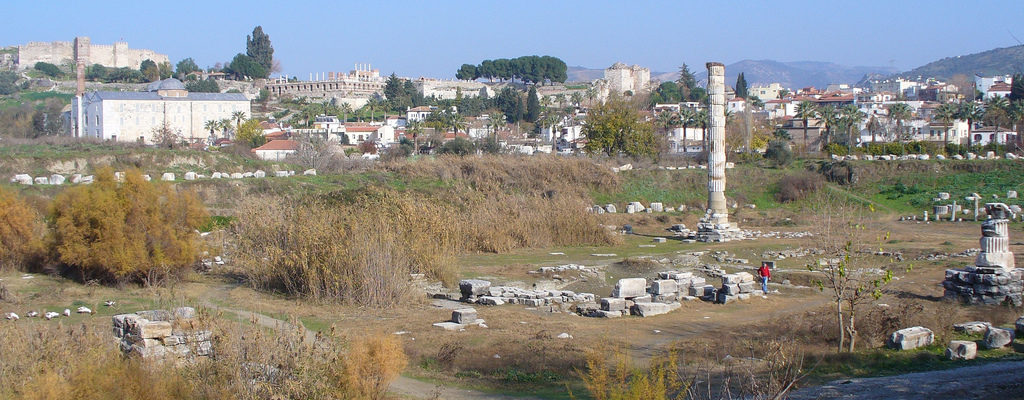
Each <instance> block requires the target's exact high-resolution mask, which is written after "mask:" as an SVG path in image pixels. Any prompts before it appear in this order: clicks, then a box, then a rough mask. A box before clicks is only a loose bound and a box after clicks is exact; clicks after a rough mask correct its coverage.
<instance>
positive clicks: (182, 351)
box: [112, 307, 213, 360]
mask: <svg viewBox="0 0 1024 400" xmlns="http://www.w3.org/2000/svg"><path fill="white" fill-rule="evenodd" d="M195 318H196V310H195V309H194V308H192V307H178V308H175V309H173V310H171V311H167V310H148V311H139V312H136V313H132V314H118V315H115V316H114V317H113V318H112V319H113V328H114V337H115V338H116V340H117V341H118V343H119V345H120V348H121V351H122V352H124V353H125V354H126V355H130V356H138V357H142V358H146V359H178V360H187V359H190V358H194V357H206V356H209V355H210V354H211V352H212V351H213V345H212V343H211V339H212V338H213V333H212V332H211V331H209V330H202V329H193V328H192V326H193V322H194V319H195Z"/></svg>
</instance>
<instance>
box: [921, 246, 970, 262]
mask: <svg viewBox="0 0 1024 400" xmlns="http://www.w3.org/2000/svg"><path fill="white" fill-rule="evenodd" d="M978 253H981V249H979V248H970V249H967V250H964V251H961V252H959V253H954V254H949V253H930V254H926V255H922V256H918V257H917V259H918V260H925V261H942V260H947V259H950V258H960V257H977V256H978Z"/></svg>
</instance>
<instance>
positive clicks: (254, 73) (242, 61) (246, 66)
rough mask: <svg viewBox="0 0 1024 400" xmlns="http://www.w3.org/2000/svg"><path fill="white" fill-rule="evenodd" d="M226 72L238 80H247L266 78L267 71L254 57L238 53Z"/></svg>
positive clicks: (225, 69)
mask: <svg viewBox="0 0 1024 400" xmlns="http://www.w3.org/2000/svg"><path fill="white" fill-rule="evenodd" d="M224 71H225V72H226V73H228V74H230V75H231V76H232V77H234V78H235V79H238V80H242V79H245V78H266V77H267V74H268V73H267V69H266V68H264V67H263V65H262V64H260V63H258V62H256V60H255V59H254V58H252V57H249V56H247V55H245V54H242V53H238V54H237V55H235V58H234V59H232V60H231V63H230V64H228V66H227V67H225V68H224Z"/></svg>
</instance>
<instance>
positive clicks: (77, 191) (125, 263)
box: [50, 168, 206, 284]
mask: <svg viewBox="0 0 1024 400" xmlns="http://www.w3.org/2000/svg"><path fill="white" fill-rule="evenodd" d="M205 218H206V210H205V208H203V206H202V204H201V203H200V202H199V200H198V199H197V198H196V196H195V195H194V194H193V193H192V192H182V193H178V192H176V191H175V190H174V188H173V187H171V186H170V185H167V184H164V183H156V182H146V181H145V180H144V179H143V177H142V173H141V172H140V171H139V170H137V169H132V170H128V171H127V173H126V174H125V176H124V181H123V182H120V183H119V182H117V181H115V179H114V173H113V170H111V169H110V168H103V169H101V170H100V171H99V172H97V174H96V183H94V184H92V185H85V186H77V187H73V188H70V189H67V190H65V191H63V192H61V193H60V194H59V195H57V198H56V199H54V201H53V208H52V212H51V217H50V220H51V221H52V222H51V224H52V234H53V237H52V241H53V246H54V249H55V250H56V254H57V256H58V258H59V260H60V262H61V263H63V264H65V265H67V266H69V267H71V268H72V269H73V270H75V271H76V272H77V273H78V274H79V277H80V278H82V279H83V280H86V279H101V280H105V281H108V282H112V281H116V282H123V281H136V282H145V283H147V284H151V283H154V282H155V281H156V280H162V279H164V278H166V277H168V276H174V275H177V274H180V273H181V272H183V271H185V270H187V269H188V268H191V267H192V266H193V265H194V264H195V262H196V261H197V259H198V255H199V242H198V236H197V235H196V234H195V229H196V228H198V227H199V225H200V224H202V223H203V222H204V221H205Z"/></svg>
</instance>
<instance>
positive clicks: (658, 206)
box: [651, 203, 665, 213]
mask: <svg viewBox="0 0 1024 400" xmlns="http://www.w3.org/2000/svg"><path fill="white" fill-rule="evenodd" d="M651 211H653V212H658V213H660V212H664V211H665V205H664V204H662V203H651Z"/></svg>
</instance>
